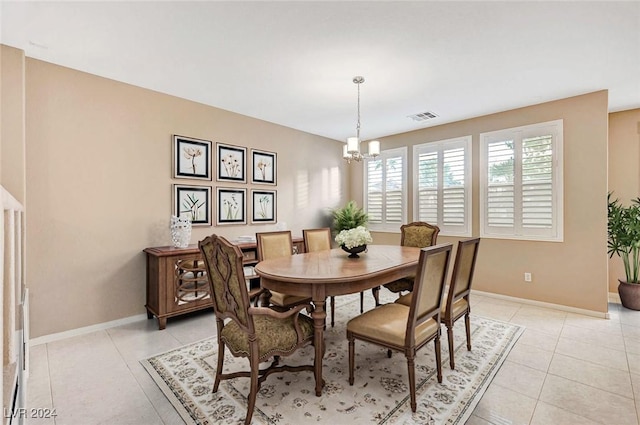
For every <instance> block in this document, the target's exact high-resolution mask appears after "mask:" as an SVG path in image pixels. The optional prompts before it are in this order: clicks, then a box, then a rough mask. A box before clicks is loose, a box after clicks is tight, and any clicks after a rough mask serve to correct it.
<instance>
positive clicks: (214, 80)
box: [0, 1, 640, 141]
mask: <svg viewBox="0 0 640 425" xmlns="http://www.w3.org/2000/svg"><path fill="white" fill-rule="evenodd" d="M0 7H1V8H0V13H1V17H2V18H1V24H2V27H1V41H2V43H3V44H7V45H10V46H14V47H18V48H20V49H23V50H24V51H25V53H26V55H27V56H28V57H32V58H37V59H42V60H44V61H48V62H52V63H56V64H60V65H64V66H67V67H70V68H74V69H78V70H82V71H86V72H89V73H92V74H96V75H100V76H104V77H108V78H111V79H114V80H118V81H123V82H126V83H130V84H134V85H136V86H141V87H145V88H149V89H152V90H156V91H159V92H163V93H168V94H172V95H175V96H179V97H182V98H186V99H190V100H193V101H197V102H201V103H204V104H208V105H212V106H215V107H218V108H222V109H226V110H229V111H234V112H238V113H240V114H244V115H248V116H251V117H255V118H259V119H263V120H266V121H270V122H273V123H277V124H281V125H284V126H287V127H292V128H295V129H299V130H303V131H306V132H309V133H313V134H317V135H321V136H326V137H329V138H332V139H336V140H343V141H344V139H345V138H346V137H347V136H351V135H353V134H354V133H355V124H356V115H357V114H356V102H357V88H356V85H355V84H353V82H352V78H353V77H354V76H356V75H362V76H364V77H365V80H366V81H365V83H364V84H363V85H362V86H361V115H362V118H361V121H362V132H361V135H362V137H363V139H371V138H377V137H382V136H385V135H389V134H396V133H400V132H404V131H409V130H415V129H419V128H424V127H428V126H433V125H439V124H443V123H447V122H452V121H458V120H461V119H465V118H471V117H475V116H480V115H486V114H489V113H493V112H499V111H504V110H509V109H514V108H518V107H522V106H527V105H532V104H536V103H541V102H546V101H550V100H554V99H561V98H565V97H570V96H575V95H580V94H584V93H589V92H593V91H596V90H602V89H608V90H609V110H610V111H611V112H614V111H620V110H626V109H632V108H639V107H640V2H637V1H632V2H608V1H605V2H551V3H549V2H481V1H473V2H361V1H353V2H327V1H320V2H297V1H294V2H240V1H236V2H212V1H205V2H186V1H177V2H151V1H147V2H127V1H116V2H101V3H98V2H80V3H76V2H74V3H71V2H55V1H47V2H8V1H2V3H1V6H0ZM425 111H431V112H434V113H436V114H437V115H438V116H439V117H438V118H435V119H433V120H430V121H426V122H415V121H413V120H411V119H409V118H408V117H407V116H408V115H412V114H415V113H419V112H425Z"/></svg>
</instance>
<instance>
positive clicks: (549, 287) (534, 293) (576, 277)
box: [353, 91, 637, 312]
mask: <svg viewBox="0 0 640 425" xmlns="http://www.w3.org/2000/svg"><path fill="white" fill-rule="evenodd" d="M607 107H608V101H607V92H606V91H599V92H595V93H591V94H588V95H584V96H577V97H572V98H569V99H563V100H559V101H555V102H549V103H544V104H540V105H535V106H530V107H527V108H521V109H516V110H512V111H507V112H503V113H499V114H493V115H487V116H483V117H478V118H474V119H470V120H466V121H461V122H456V123H452V124H447V125H442V126H437V127H432V128H427V129H424V130H419V131H413V132H409V133H404V134H398V135H394V136H391V137H387V138H384V139H381V143H382V145H383V148H387V149H388V148H393V147H398V146H409V147H410V148H409V176H412V171H413V170H412V159H411V156H412V150H411V149H412V148H411V146H413V145H416V144H420V143H425V142H429V141H437V140H443V139H448V138H453V137H458V136H466V135H472V136H473V235H474V236H478V235H479V233H480V225H479V198H478V193H479V184H478V182H479V167H478V164H479V148H478V146H479V135H480V133H483V132H488V131H493V130H499V129H504V128H511V127H517V126H523V125H527V124H534V123H538V122H545V121H551V120H556V119H563V120H564V242H561V243H552V242H527V241H514V240H502V239H486V238H485V239H483V240H482V242H481V244H480V252H479V254H478V264H477V270H476V275H475V280H474V287H475V289H478V290H481V291H487V292H493V293H497V294H502V295H507V296H512V297H519V298H526V299H531V300H537V301H542V302H547V303H554V304H561V305H566V306H571V307H576V308H581V309H586V310H592V311H598V312H606V311H607V255H606V225H607V210H606V195H607V115H608V114H607ZM635 158H637V156H636V157H635ZM360 174H361V171H360ZM411 192H412V181H411V177H410V178H409V193H411ZM353 193H354V196H355V197H356V199H357V200H359V201H360V202H361V201H362V190H360V189H358V190H357V191H354V192H353ZM408 208H409V209H408V211H409V221H411V214H412V213H411V211H412V203H411V202H409V205H408ZM399 240H400V238H399V234H390V233H377V234H375V235H374V243H399ZM438 241H441V242H452V241H455V239H453V238H447V237H440V238H438ZM525 272H530V273H532V277H533V281H532V282H531V283H525V282H524V279H523V275H524V273H525Z"/></svg>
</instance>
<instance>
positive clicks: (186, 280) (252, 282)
mask: <svg viewBox="0 0 640 425" xmlns="http://www.w3.org/2000/svg"><path fill="white" fill-rule="evenodd" d="M231 242H234V243H236V245H237V246H238V247H239V248H240V250H241V251H242V256H243V264H244V272H245V278H246V280H247V286H248V287H249V288H248V289H249V296H250V297H251V296H254V295H256V294H257V293H258V292H259V290H260V278H259V277H258V276H257V275H256V274H255V273H254V272H253V266H254V265H255V264H257V262H258V252H257V247H256V244H255V242H235V241H231ZM293 246H294V252H298V253H302V252H304V241H303V239H302V238H293ZM143 252H145V253H146V254H147V304H146V305H145V307H146V309H147V317H148V318H149V319H152V318H153V316H155V317H157V318H158V327H159V328H160V329H164V328H165V327H166V326H167V318H169V317H175V316H180V315H182V314H187V313H191V312H194V311H198V310H202V309H205V308H209V307H212V306H213V304H212V302H211V294H210V289H209V282H208V280H207V275H206V271H205V267H204V261H203V260H202V256H201V254H200V250H199V249H198V245H196V244H193V245H189V246H188V247H187V248H175V247H172V246H158V247H150V248H145V249H144V250H143Z"/></svg>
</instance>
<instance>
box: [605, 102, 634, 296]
mask: <svg viewBox="0 0 640 425" xmlns="http://www.w3.org/2000/svg"><path fill="white" fill-rule="evenodd" d="M638 164H640V109H632V110H630V111H624V112H616V113H612V114H609V190H610V191H612V192H613V196H614V197H615V198H618V199H620V201H622V202H623V203H624V204H629V203H630V201H631V200H632V199H635V198H637V197H638V196H640V166H639V165H638ZM618 278H624V266H623V265H622V260H621V259H620V257H617V256H616V257H613V258H612V259H610V260H609V292H614V293H617V292H618Z"/></svg>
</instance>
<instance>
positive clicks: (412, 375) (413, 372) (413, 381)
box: [407, 356, 418, 412]
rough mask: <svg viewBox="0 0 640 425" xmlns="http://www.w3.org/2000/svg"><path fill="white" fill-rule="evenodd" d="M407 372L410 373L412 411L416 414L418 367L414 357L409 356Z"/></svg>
mask: <svg viewBox="0 0 640 425" xmlns="http://www.w3.org/2000/svg"><path fill="white" fill-rule="evenodd" d="M407 370H408V372H409V392H410V393H411V411H412V412H415V411H416V409H417V407H418V404H417V403H416V366H415V364H414V361H413V356H407Z"/></svg>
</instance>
